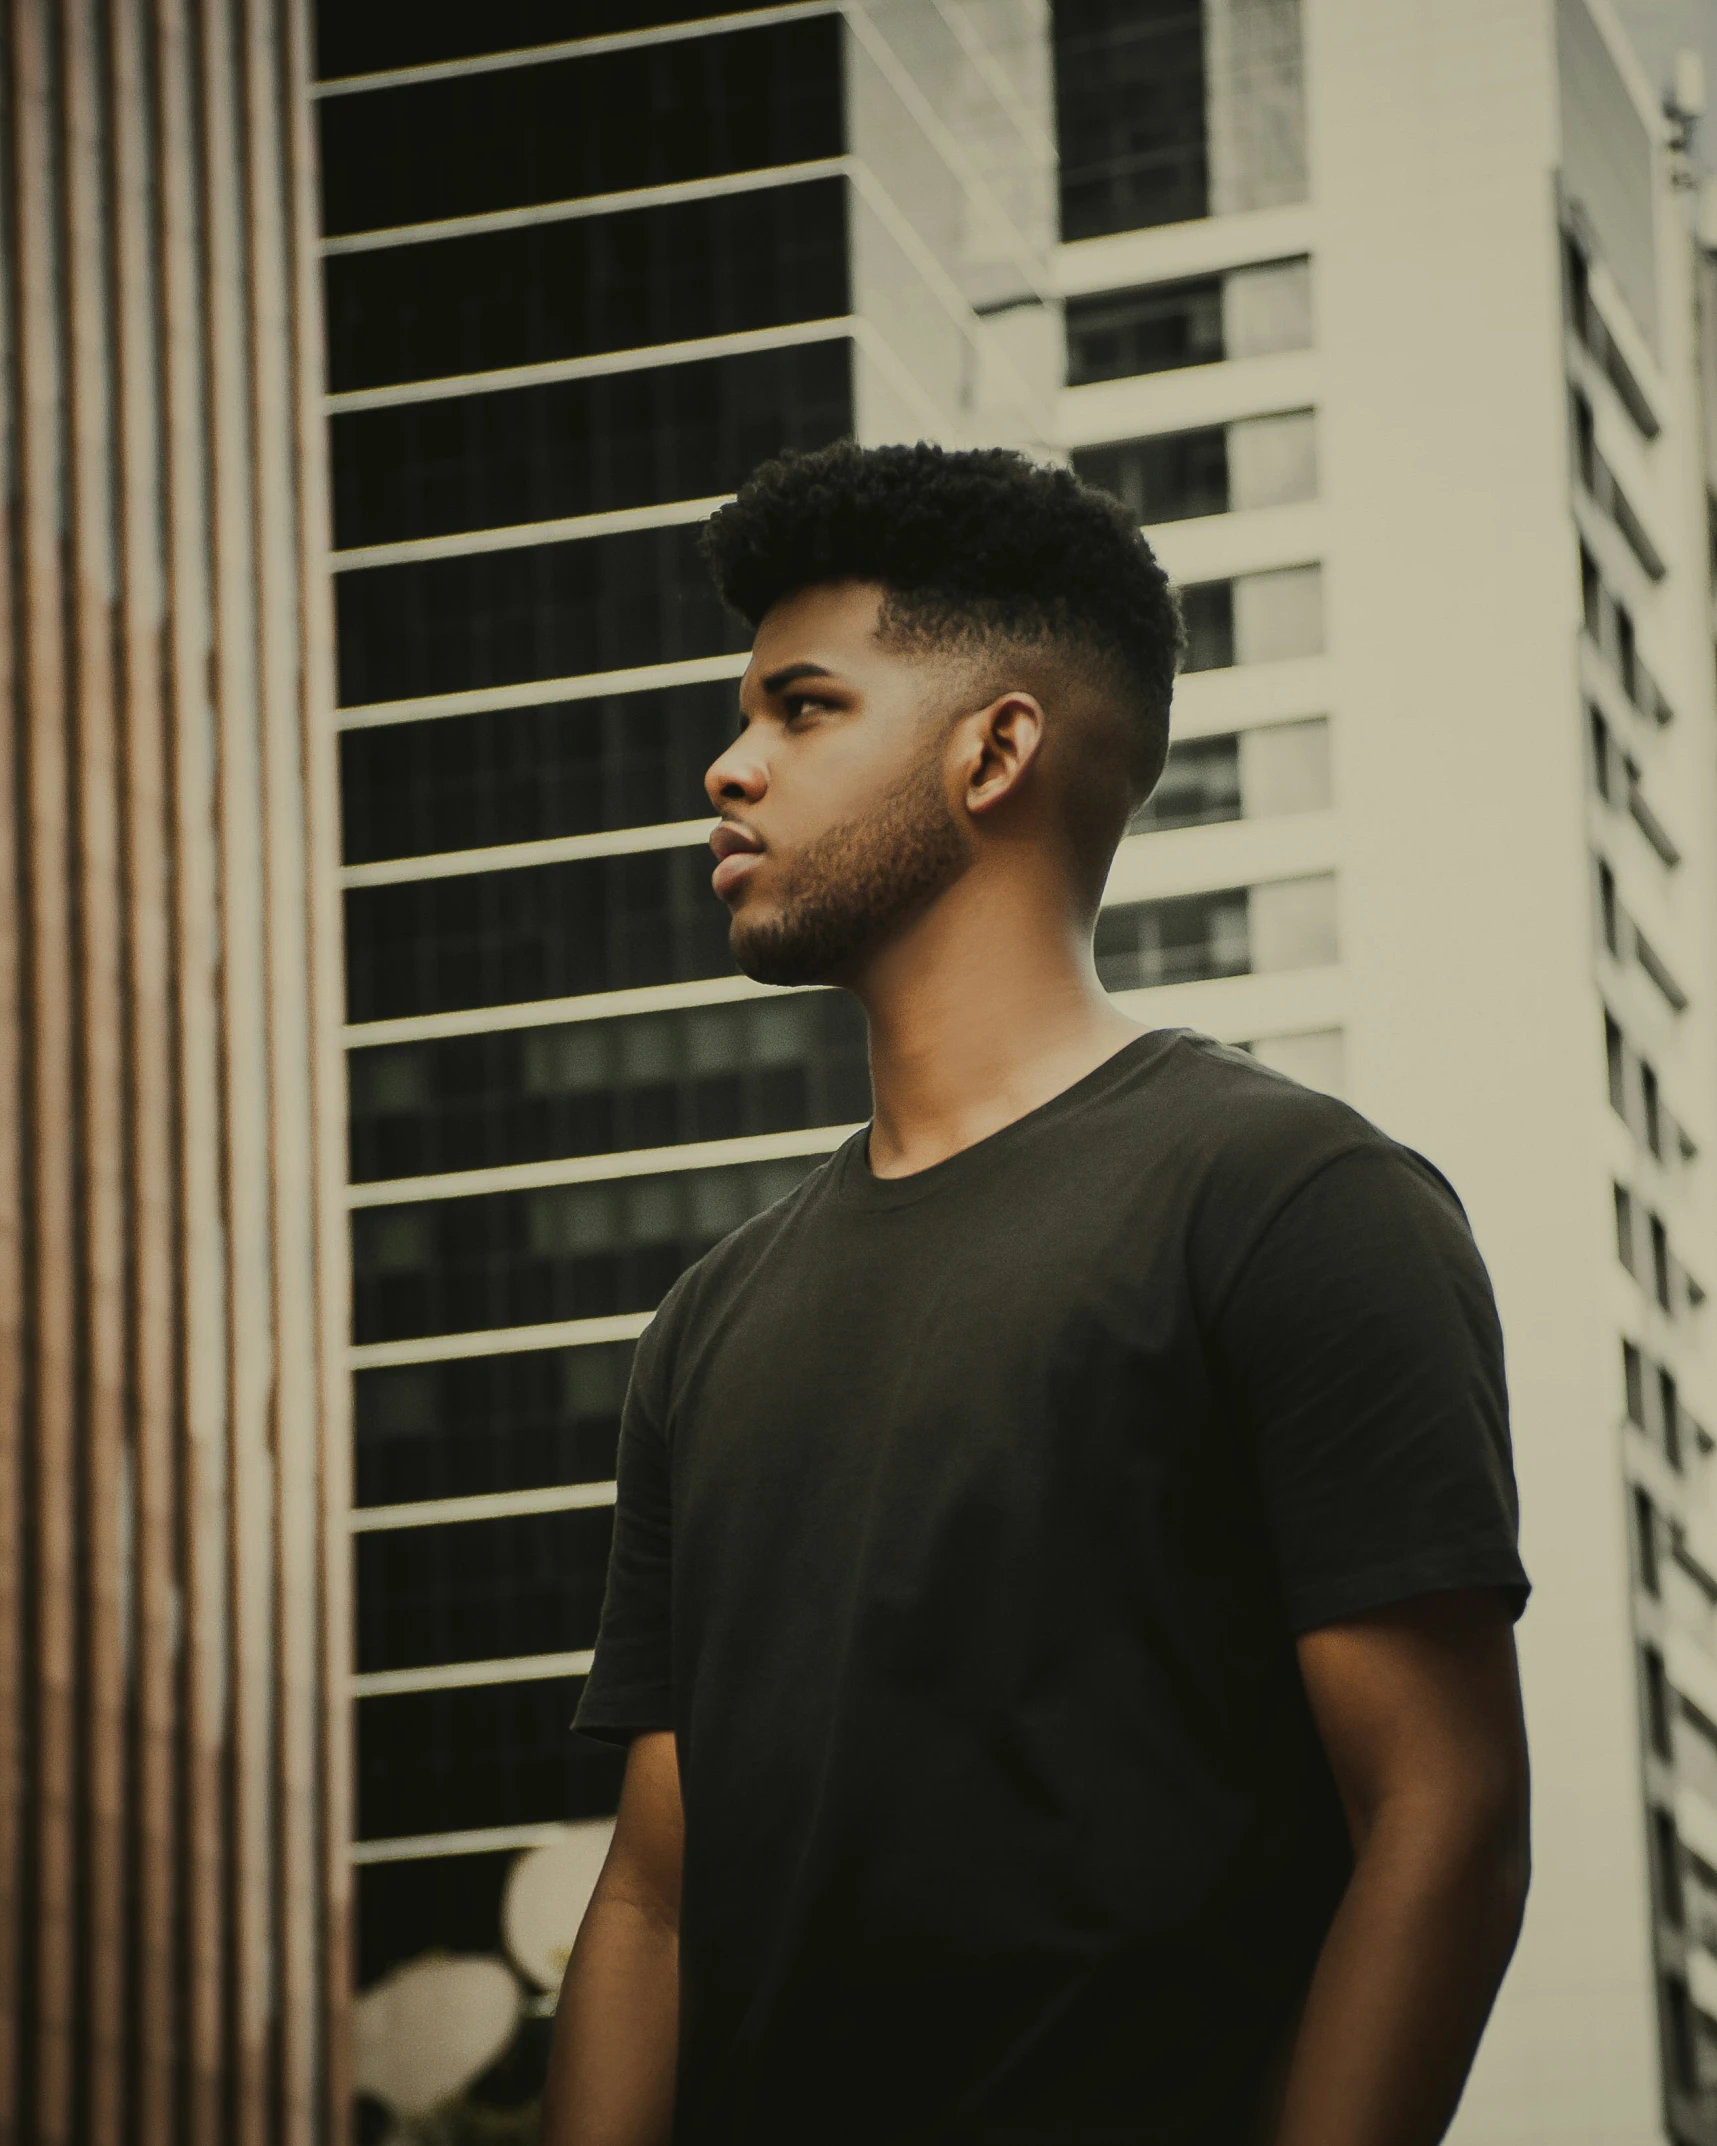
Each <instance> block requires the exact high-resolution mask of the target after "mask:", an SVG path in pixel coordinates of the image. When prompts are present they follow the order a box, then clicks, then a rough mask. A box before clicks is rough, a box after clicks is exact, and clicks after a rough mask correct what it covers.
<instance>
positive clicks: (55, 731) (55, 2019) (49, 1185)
mask: <svg viewBox="0 0 1717 2146" xmlns="http://www.w3.org/2000/svg"><path fill="white" fill-rule="evenodd" d="M11 20H12V26H13V37H14V44H13V79H14V84H15V97H16V102H15V107H14V110H15V126H16V134H15V142H16V149H17V165H16V167H15V173H14V182H15V185H16V187H17V194H18V208H17V223H16V228H15V244H16V249H17V258H16V269H15V272H16V276H17V287H18V293H19V336H18V380H19V398H18V401H19V411H18V417H19V424H18V461H19V469H18V480H19V481H18V506H17V514H18V525H19V549H20V552H21V557H20V560H19V569H20V582H21V588H22V597H23V614H24V615H23V619H22V622H21V632H20V636H19V654H20V659H21V668H22V673H23V679H22V683H23V725H22V730H23V736H22V754H21V772H22V779H23V798H22V803H23V819H24V823H25V824H24V827H23V829H22V833H23V837H24V843H23V849H24V871H23V877H24V900H25V916H26V926H25V954H24V960H25V976H26V985H25V1000H24V1007H23V1016H24V1050H25V1063H26V1073H25V1101H24V1122H25V1123H26V1125H27V1126H28V1128H29V1141H28V1157H29V1161H28V1173H29V1174H28V1192H27V1200H28V1212H29V1222H30V1234H29V1249H28V1262H27V1265H28V1275H27V1283H26V1287H27V1290H28V1298H27V1303H28V1317H29V1322H30V1337H29V1338H30V1346H29V1352H28V1357H27V1363H28V1369H27V1373H26V1377H27V1391H28V1403H29V1418H30V1446H29V1464H28V1482H29V1491H28V1505H27V1510H26V1515H25V1523H24V1536H25V1573H26V1586H27V1587H28V1589H29V1592H30V1598H31V1599H30V1604H29V1646H30V1651H31V1660H30V1663H29V1671H30V1703H29V1706H28V1708H27V1711H26V1718H25V1724H24V1735H25V1744H26V1749H27V1752H28V1755H29V1756H28V1763H29V1776H28V1779H27V1781H26V1787H25V1812H26V1824H27V1826H28V1829H29V1836H30V1837H29V1840H28V1843H27V1846H26V1849H25V1867H26V1870H27V1871H28V1873H29V1894H28V1912H29V1914H30V1918H31V1922H32V1932H31V1935H32V1939H33V1943H32V1948H31V1950H32V1958H31V1963H30V1967H29V1969H28V1970H27V1972H26V1985H27V1994H26V2005H27V2008H28V2010H29V2012H30V2014H31V2016H30V2018H29V2022H28V2029H27V2031H28V2033H29V2038H30V2045H31V2046H30V2047H29V2049H28V2050H27V2051H26V2052H25V2053H24V2059H25V2062H24V2070H25V2078H26V2103H25V2110H24V2127H25V2130H26V2135H28V2136H30V2137H31V2138H32V2139H33V2140H34V2141H36V2142H38V2146H70V2141H71V2136H72V2124H73V2120H74V2099H75V2096H74V2084H73V2082H74V2075H75V2034H76V2022H75V2013H76V1995H77V1993H76V1931H77V1890H78V1870H77V1816H76V1808H75V1797H76V1780H77V1712H78V1690H77V1657H78V1618H77V1609H78V1599H77V1569H76V1568H77V1529H76V1510H75V1495H74V1485H75V1483H76V1480H77V1465H76V1463H77V1423H76V1407H75V1401H74V1394H75V1390H76V1376H77V1361H76V1354H77V1351H76V1329H77V1293H76V1188H75V1166H74V1157H73V1153H72V1141H73V1115H72V1097H73V1094H74V1072H75V1066H74V1052H73V1013H72V988H71V985H72V943H71V933H72V917H71V899H70V895H71V888H70V846H71V811H70V794H69V770H68V767H67V759H66V722H67V715H68V708H67V689H66V664H65V613H66V595H67V592H66V588H65V583H64V558H65V553H64V546H65V534H66V530H65V506H66V499H65V478H66V472H65V458H64V424H65V400H64V393H63V388H64V357H65V353H64V347H63V328H64V312H63V295H64V283H63V261H62V257H61V248H60V236H61V229H60V193H61V180H62V177H63V168H64V167H63V156H64V146H65V145H64V140H63V136H62V133H61V130H60V127H59V125H58V116H59V115H58V109H57V107H58V93H59V63H60V54H59V51H58V49H57V31H58V28H59V23H58V18H57V13H56V11H55V10H53V9H52V8H50V7H48V6H47V5H46V0H18V4H17V5H16V6H15V7H14V9H13V11H12V17H11Z"/></svg>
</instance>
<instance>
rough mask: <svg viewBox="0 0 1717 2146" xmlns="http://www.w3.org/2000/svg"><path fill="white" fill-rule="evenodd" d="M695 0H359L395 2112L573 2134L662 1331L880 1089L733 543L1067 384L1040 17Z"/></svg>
mask: <svg viewBox="0 0 1717 2146" xmlns="http://www.w3.org/2000/svg"><path fill="white" fill-rule="evenodd" d="M689 12H693V11H691V10H688V9H686V8H680V9H675V8H674V7H673V6H672V5H663V6H660V7H654V8H653V7H650V6H640V5H637V4H635V0H634V4H621V5H616V6H614V7H612V8H610V9H608V10H606V11H605V10H604V9H602V8H601V7H595V8H591V7H581V8H579V9H578V10H576V11H574V10H571V9H567V8H564V7H559V6H552V5H548V4H539V5H535V6H532V5H529V4H521V5H519V6H517V7H514V8H511V9H470V8H463V7H452V6H447V7H423V6H413V7H410V8H399V9H354V8H351V7H345V6H340V5H329V6H327V7H325V8H324V10H323V17H322V23H321V41H320V49H319V76H320V81H319V86H318V90H317V102H318V109H319V120H320V129H321V146H322V170H323V201H324V226H325V232H326V237H325V240H324V246H323V251H324V256H325V264H324V265H325V273H326V305H327V319H328V374H329V379H328V386H329V412H330V425H331V455H332V471H333V479H332V482H333V502H334V507H333V520H334V546H335V552H334V568H335V589H336V607H337V614H338V627H339V636H338V638H339V702H340V709H339V715H338V725H339V730H340V746H341V767H342V781H343V802H344V836H345V864H344V870H343V873H342V880H343V886H344V900H345V915H346V954H347V990H348V1001H347V1016H348V1022H349V1026H348V1028H347V1043H348V1046H349V1069H350V1095H351V1174H352V1190H351V1202H352V1259H353V1275H354V1359H353V1360H354V1364H355V1450H356V1476H355V1482H356V1493H355V1495H356V1509H355V1512H354V1516H353V1527H354V1549H355V1585H356V1608H357V1654H358V1659H357V1663H356V1683H355V1693H356V1751H357V1777H358V1796H357V1834H358V1840H357V1845H356V1848H355V1859H356V1866H357V1882H358V1945H359V1974H358V1979H359V1983H360V1985H361V1986H362V1987H363V1988H364V1989H366V1990H367V1991H368V1992H369V1995H368V1996H366V1997H365V1998H363V1999H361V2000H360V2007H359V2012H358V2015H357V2023H356V2043H355V2062H356V2068H357V2077H358V2083H359V2085H360V2087H362V2088H364V2089H365V2091H366V2095H367V2099H366V2102H365V2104H364V2109H365V2114H364V2121H365V2123H366V2124H370V2125H373V2126H375V2127H377V2128H379V2127H380V2126H381V2124H382V2123H383V2121H384V2118H383V2116H382V2114H381V2113H380V2112H381V2111H382V2110H384V2109H387V2108H390V2107H391V2108H392V2110H393V2111H394V2112H395V2113H396V2114H407V2115H409V2114H410V2113H411V2112H412V2111H413V2110H414V2109H415V2108H418V2107H420V2106H422V2105H424V2104H425V2103H426V2102H428V2101H431V2100H435V2099H438V2098H441V2097H445V2096H449V2095H451V2096H453V2097H454V2099H455V2114H454V2116H453V2118H452V2119H451V2120H452V2121H454V2122H455V2123H458V2122H462V2121H464V2122H468V2123H469V2125H470V2127H471V2128H472V2131H473V2134H474V2135H475V2133H476V2131H477V2130H478V2129H479V2128H481V2134H482V2136H483V2137H484V2138H486V2139H487V2138H494V2137H498V2136H501V2135H503V2133H505V2134H507V2135H511V2133H512V2131H516V2133H517V2135H519V2136H521V2137H523V2136H527V2135H529V2132H530V2128H531V2123H532V2116H531V2104H532V2102H533V2099H534V2096H535V2094H536V2092H537V2090H538V2085H539V2082H540V2077H541V2069H542V2061H543V2053H544V2047H545V2044H546V2038H547V2034H548V2031H549V2013H550V2008H551V2006H552V1989H553V1986H554V1983H555V1981H556V1980H557V1978H558V1971H559V1965H560V1962H561V1960H562V1959H563V1958H564V1951H565V1946H566V1943H567V1942H568V1941H569V1940H570V1937H571V1934H572V1925H573V1923H574V1922H575V1921H576V1914H577V1907H578V1903H579V1893H580V1886H581V1883H583V1884H587V1883H588V1878H589V1873H590V1869H591V1863H592V1858H593V1856H594V1855H595V1854H597V1853H598V1852H599V1850H600V1846H601V1842H602V1839H603V1837H604V1835H605V1831H606V1825H605V1821H606V1818H607V1814H609V1813H610V1812H611V1811H612V1809H613V1806H614V1799H615V1793H616V1786H617V1777H618V1776H617V1762H616V1760H615V1758H614V1757H613V1755H612V1754H610V1753H608V1752H606V1751H604V1750H602V1749H600V1748H599V1747H597V1746H595V1745H593V1744H588V1743H580V1742H579V1741H577V1740H575V1739H573V1738H572V1737H571V1736H570V1735H569V1734H568V1723H569V1720H570V1716H571V1714H572V1710H573V1707H574V1705H575V1703H576V1700H577V1695H578V1689H579V1680H580V1678H581V1676H582V1675H583V1673H584V1671H585V1669H586V1667H587V1665H588V1660H589V1649H590V1646H591V1643H592V1640H593V1638H594V1636H595V1630H596V1618H597V1611H598V1607H599V1602H600V1596H601V1590H602V1584H603V1576H604V1567H605V1560H606V1554H607V1544H608V1536H609V1529H610V1517H611V1511H612V1500H613V1475H614V1452H615V1437H616V1430H617V1414H618V1409H619V1403H620V1399H621V1395H622V1392H623V1389H624V1385H625V1380H626V1375H627V1369H628V1364H629V1359H630V1355H631V1350H632V1345H633V1342H634V1340H635V1338H636V1336H637V1334H638V1333H639V1332H640V1330H641V1329H642V1328H643V1326H644V1325H645V1323H646V1322H647V1321H648V1319H649V1317H650V1315H651V1312H652V1311H653V1309H654V1307H655V1305H656V1304H657V1302H658V1301H659V1300H660V1298H661V1296H662V1294H663V1292H664V1291H665V1289H666V1288H667V1286H668V1284H669V1283H670V1282H671V1281H672V1280H673V1278H674V1276H675V1275H676V1274H677V1273H678V1272H679V1271H680V1270H681V1268H682V1267H684V1266H685V1265H686V1264H687V1263H688V1262H689V1261H690V1260H692V1259H694V1258H695V1257H697V1256H698V1255H699V1254H700V1253H701V1252H702V1251H703V1250H704V1249H705V1248H707V1247H708V1246H709V1245H711V1244H713V1243H714V1242H715V1241H716V1240H717V1239H718V1238H719V1237H721V1236H722V1235H723V1234H725V1233H726V1231H728V1230H729V1229H731V1228H732V1227H733V1226H734V1225H735V1224H736V1223H738V1222H739V1221H741V1220H742V1219H744V1217H745V1216H747V1215H749V1214H751V1213H753V1212H755V1211H756V1210H757V1209H759V1208H761V1207H762V1206H764V1205H766V1204H768V1203H769V1202H770V1201H772V1200H774V1199H776V1198H777V1197H779V1196H780V1195H781V1193H783V1192H784V1191H785V1190H786V1189H787V1188H788V1187H790V1186H791V1185H792V1184H793V1183H794V1182H795V1181H796V1180H797V1178H798V1177H799V1176H800V1175H801V1174H802V1173H803V1172H804V1171H805V1170H806V1169H808V1168H810V1167H811V1166H812V1165H813V1164H814V1162H815V1161H816V1159H817V1158H818V1157H820V1156H822V1155H824V1154H827V1153H828V1152H830V1151H831V1150H832V1149H833V1148H834V1147H835V1146H836V1145H837V1144H838V1143H839V1141H840V1140H841V1139H842V1138H843V1137H844V1136H845V1133H846V1131H847V1130H848V1129H850V1128H851V1127H852V1126H853V1125H854V1124H855V1123H857V1122H859V1121H861V1120H862V1119H863V1118H864V1116H865V1115H866V1113H867V1110H868V1087H867V1079H866V1069H865V1056H864V1036H863V1026H862V1020H861V1018H860V1016H859V1014H858V1012H857V1009H856V1008H855V1007H854V1006H853V1004H852V1003H851V1002H850V1001H848V1000H847V999H845V998H844V997H842V996H840V995H838V994H834V993H830V992H818V991H806V992H779V991H764V990H761V989H759V988H757V987H755V986H753V985H751V984H750V983H749V982H748V981H746V980H745V979H743V978H740V977H738V976H736V975H735V973H734V971H733V967H732V963H731V961H730V959H729V957H728V953H727V945H726V917H725V914H724V912H723V911H722V910H721V908H720V906H719V904H718V903H717V902H716V901H715V900H714V898H713V896H712V895H711V894H710V892H709V888H708V883H707V879H708V872H709V869H710V861H709V855H708V851H707V849H706V848H705V846H704V839H705V836H706V833H707V829H708V824H709V809H708V805H707V801H706V799H705V797H704V793H703V788H702V775H703V771H704V769H705V767H706V766H707V765H708V763H709V762H710V761H711V760H712V759H713V758H714V757H715V755H716V753H717V752H718V751H719V750H720V748H721V746H722V744H723V742H724V741H725V739H726V738H727V737H728V736H730V735H731V732H732V729H733V725H734V720H735V703H734V690H735V687H734V682H735V680H736V679H737V677H738V675H739V672H740V671H741V669H742V668H743V664H744V655H743V648H744V645H745V641H746V636H745V635H744V634H743V632H742V631H741V630H740V629H739V628H738V627H737V625H736V623H735V621H733V620H732V619H731V618H729V617H726V616H724V614H723V612H722V610H721V607H720V605H719V604H718V602H717V600H716V598H715V596H714V594H713V592H712V591H711V589H710V587H709V584H708V581H707V578H706V576H705V574H704V571H703V569H702V566H701V564H700V562H699V559H698V557H697V553H696V544H695V539H696V532H697V525H698V524H699V523H700V522H701V521H702V520H703V519H704V518H705V517H706V516H707V515H708V514H709V512H710V511H711V509H712V507H713V506H714V505H715V504H716V503H717V502H718V501H719V500H720V499H721V498H723V497H724V496H727V495H728V494H730V493H731V492H732V490H733V489H734V487H735V486H736V485H737V484H738V482H739V481H740V480H741V478H742V477H743V476H744V475H745V473H746V472H747V471H748V470H749V469H750V468H751V467H752V466H753V465H754V464H755V463H756V462H758V461H759V460H760V459H762V458H763V457H764V456H766V455H769V454H771V453H774V452H776V451H778V450H779V449H781V448H784V447H793V446H814V445H819V444H822V443H824V442H826V441H830V440H833V439H836V438H840V437H842V436H844V435H848V434H852V433H855V432H856V433H857V434H858V435H859V436H860V437H861V438H865V439H871V440H885V439H897V438H901V437H907V438H917V437H920V436H923V435H931V436H935V437H941V438H945V439H971V440H978V439H983V440H994V439H997V438H1002V439H1015V440H1019V441H1022V442H1025V443H1028V444H1031V445H1033V446H1035V447H1037V448H1038V449H1039V450H1040V451H1047V446H1048V442H1049V440H1050V437H1051V428H1052V425H1053V419H1054V405H1055V397H1056V394H1057V391H1058V388H1059V371H1060V329H1059V311H1058V308H1057V307H1056V305H1055V304H1054V294H1053V289H1052V285H1051V279H1050V254H1051V249H1052V246H1053V243H1054V213H1055V196H1054V163H1055V155H1054V138H1053V106H1052V97H1051V75H1050V67H1051V54H1050V48H1049V41H1048V38H1047V35H1046V34H1045V30H1044V24H1043V18H1042V14H1041V10H1040V9H1039V8H1038V7H1037V6H1035V5H1031V4H1028V0H968V4H966V5H964V6H963V7H959V8H949V9H946V10H940V9H938V8H937V7H935V6H930V5H925V4H923V0H885V4H881V5H877V6H872V7H856V8H852V9H848V10H845V11H843V10H842V9H840V8H839V7H836V6H832V5H831V6H822V5H815V6H811V7H806V6H803V5H793V6H787V7H774V8H770V7H760V8H755V9H751V10H746V11H739V12H732V13H725V14H722V15H720V16H718V17H713V18H711V19H700V20H695V21H686V20H681V19H676V18H677V17H678V16H683V15H685V14H687V13H689ZM574 16H576V20H575V21H572V23H571V26H572V27H574V28H576V29H577V30H578V32H579V33H580V34H579V35H577V36H576V37H573V38H570V39H568V38H566V37H565V35H564V31H565V28H566V27H567V26H568V24H569V19H570V18H573V17H574ZM658 16H659V17H661V18H663V19H661V20H656V19H654V18H656V17H658ZM437 1956H439V1957H437ZM461 2110H462V2111H463V2115H461V2114H460V2113H459V2112H460V2111H461ZM497 2125H499V2126H500V2127H501V2129H500V2130H497V2129H496V2126H497ZM509 2126H511V2131H509V2128H508V2127H509Z"/></svg>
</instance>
